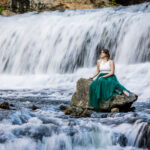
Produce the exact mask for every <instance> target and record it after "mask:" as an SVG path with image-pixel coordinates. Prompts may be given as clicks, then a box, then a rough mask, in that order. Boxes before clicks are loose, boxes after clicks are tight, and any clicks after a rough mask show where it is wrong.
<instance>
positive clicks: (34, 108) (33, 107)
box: [31, 105, 39, 110]
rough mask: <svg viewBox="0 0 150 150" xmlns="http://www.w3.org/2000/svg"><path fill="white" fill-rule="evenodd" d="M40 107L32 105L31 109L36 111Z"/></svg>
mask: <svg viewBox="0 0 150 150" xmlns="http://www.w3.org/2000/svg"><path fill="white" fill-rule="evenodd" d="M38 108H39V107H37V106H35V105H32V107H31V109H32V110H36V109H38Z"/></svg>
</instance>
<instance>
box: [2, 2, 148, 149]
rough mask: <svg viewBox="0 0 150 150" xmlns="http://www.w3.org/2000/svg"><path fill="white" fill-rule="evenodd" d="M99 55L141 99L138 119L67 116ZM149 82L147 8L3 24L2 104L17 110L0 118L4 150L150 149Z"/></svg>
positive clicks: (134, 115)
mask: <svg viewBox="0 0 150 150" xmlns="http://www.w3.org/2000/svg"><path fill="white" fill-rule="evenodd" d="M102 47H105V48H108V49H110V54H111V58H112V59H113V60H114V61H115V74H116V76H117V77H118V79H119V81H120V83H122V84H123V85H124V86H125V87H126V88H128V89H130V90H131V91H132V92H134V93H136V94H137V95H138V96H139V98H138V101H137V102H136V103H135V104H134V106H135V107H136V110H135V112H128V113H114V114H111V113H97V112H92V116H91V117H89V118H74V117H69V116H68V115H65V114H64V112H63V111H62V110H60V109H59V106H60V105H61V104H64V105H69V103H70V100H71V96H72V94H73V92H74V90H75V88H76V81H77V80H78V79H79V78H81V77H84V78H88V77H89V76H91V75H93V74H94V72H95V71H96V60H97V59H98V58H99V53H98V52H99V50H100V48H102ZM149 77H150V3H143V4H140V5H133V6H128V7H115V8H104V9H89V10H65V11H52V12H51V11H49V12H42V13H36V12H30V13H26V14H20V15H15V16H9V17H4V16H0V102H3V101H7V102H9V103H11V104H13V105H12V106H11V110H2V109H1V110H0V150H14V149H16V150H110V149H111V150H138V149H150V124H149V122H150V104H149V102H150V79H149ZM33 104H34V105H36V106H38V107H39V109H36V110H34V111H33V110H31V106H32V105H33Z"/></svg>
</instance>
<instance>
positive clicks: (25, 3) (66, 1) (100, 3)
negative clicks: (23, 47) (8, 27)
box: [0, 0, 117, 13]
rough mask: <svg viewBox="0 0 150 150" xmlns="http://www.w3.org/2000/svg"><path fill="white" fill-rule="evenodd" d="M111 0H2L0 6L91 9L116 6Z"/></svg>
mask: <svg viewBox="0 0 150 150" xmlns="http://www.w3.org/2000/svg"><path fill="white" fill-rule="evenodd" d="M116 5H117V4H116V3H112V1H110V0H2V1H1V2H0V7H4V8H9V9H11V10H12V11H13V12H16V13H23V12H27V11H33V10H34V11H45V10H64V9H91V8H103V7H112V6H116Z"/></svg>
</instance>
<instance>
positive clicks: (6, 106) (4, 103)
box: [0, 102, 10, 109]
mask: <svg viewBox="0 0 150 150" xmlns="http://www.w3.org/2000/svg"><path fill="white" fill-rule="evenodd" d="M0 108H2V109H10V107H9V103H8V102H3V103H1V104H0Z"/></svg>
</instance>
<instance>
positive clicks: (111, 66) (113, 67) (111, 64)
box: [102, 60, 115, 78]
mask: <svg viewBox="0 0 150 150" xmlns="http://www.w3.org/2000/svg"><path fill="white" fill-rule="evenodd" d="M110 68H111V71H110V73H108V74H106V75H104V76H102V77H104V78H106V77H109V76H112V75H113V74H114V72H115V64H114V61H113V60H111V61H110Z"/></svg>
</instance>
